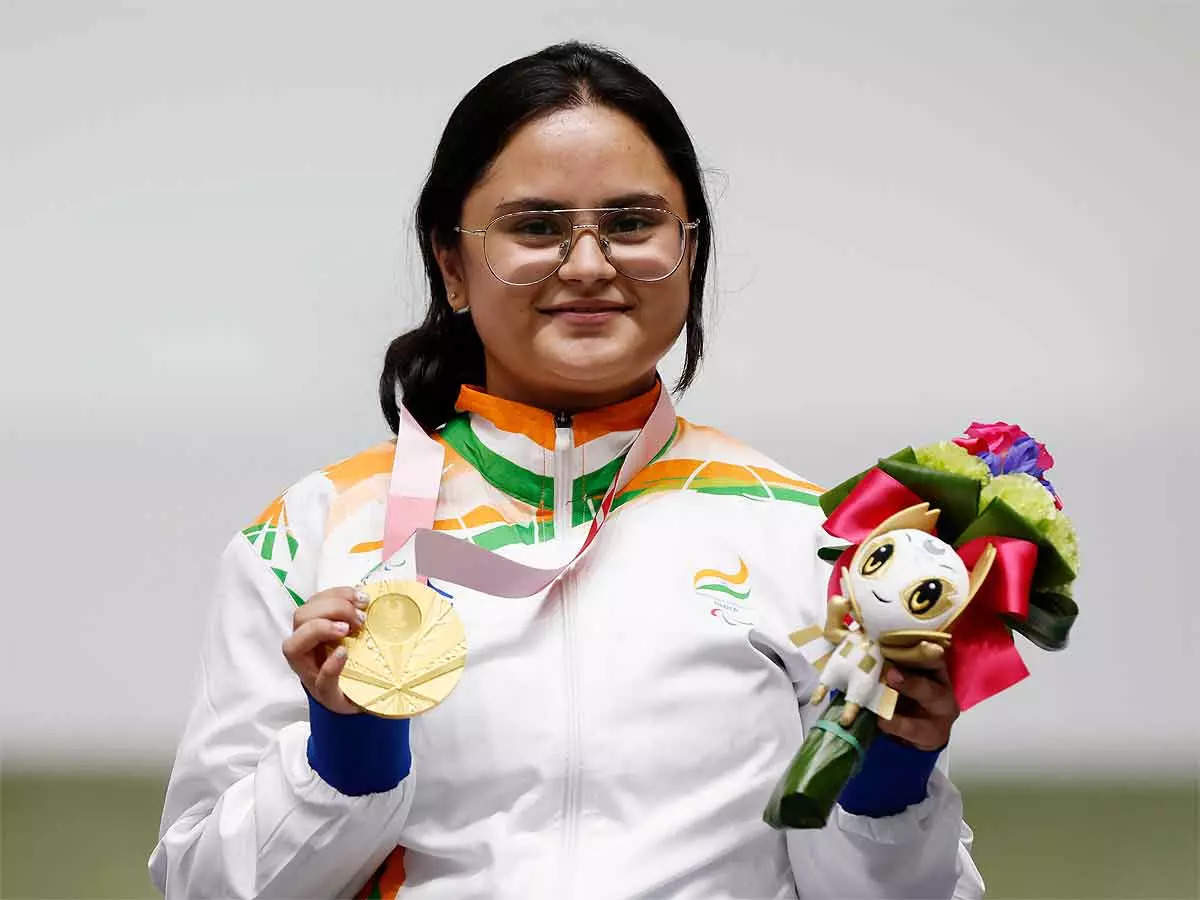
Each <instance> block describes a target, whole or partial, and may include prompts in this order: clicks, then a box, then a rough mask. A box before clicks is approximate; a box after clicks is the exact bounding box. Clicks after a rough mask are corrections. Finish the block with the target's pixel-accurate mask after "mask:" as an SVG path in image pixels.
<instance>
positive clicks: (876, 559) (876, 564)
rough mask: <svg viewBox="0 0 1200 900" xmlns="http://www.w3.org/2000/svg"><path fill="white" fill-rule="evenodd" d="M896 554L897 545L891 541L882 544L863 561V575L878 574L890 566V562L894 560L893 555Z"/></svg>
mask: <svg viewBox="0 0 1200 900" xmlns="http://www.w3.org/2000/svg"><path fill="white" fill-rule="evenodd" d="M895 552H896V545H895V544H893V543H892V542H891V541H890V540H889V541H887V542H886V543H883V544H880V545H879V546H878V547H876V548H875V549H874V550H872V551H871V553H870V555H869V556H868V557H867V558H866V559H864V560H863V564H862V567H861V568H860V569H859V571H860V572H862V574H863V575H874V574H876V573H877V572H878V571H879V570H880V569H882V568H883V567H884V566H886V565H887V564H888V561H889V560H890V559H891V558H892V554H893V553H895Z"/></svg>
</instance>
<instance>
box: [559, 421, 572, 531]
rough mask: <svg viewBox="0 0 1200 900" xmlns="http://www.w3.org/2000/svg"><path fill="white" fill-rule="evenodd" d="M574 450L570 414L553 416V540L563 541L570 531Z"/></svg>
mask: <svg viewBox="0 0 1200 900" xmlns="http://www.w3.org/2000/svg"><path fill="white" fill-rule="evenodd" d="M574 450H575V432H574V430H573V429H572V427H571V414H570V413H567V412H556V413H555V414H554V539H555V540H557V541H563V540H566V539H567V534H568V532H569V531H570V530H571V488H572V487H573V486H574V483H575V479H574V478H573V477H572V476H573V474H574V473H572V472H571V457H572V456H573V455H574Z"/></svg>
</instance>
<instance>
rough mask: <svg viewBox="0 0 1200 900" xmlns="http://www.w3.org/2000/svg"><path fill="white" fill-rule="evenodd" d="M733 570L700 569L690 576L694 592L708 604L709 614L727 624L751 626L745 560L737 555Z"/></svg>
mask: <svg viewBox="0 0 1200 900" xmlns="http://www.w3.org/2000/svg"><path fill="white" fill-rule="evenodd" d="M737 561H738V568H737V570H736V571H734V572H723V571H721V570H720V569H701V570H700V571H699V572H697V573H696V574H695V575H693V576H692V586H693V587H694V588H695V589H696V593H697V594H699V595H700V596H702V597H704V598H705V599H707V600H708V602H709V603H711V604H712V608H711V609H709V615H712V616H716V617H717V618H720V619H723V620H724V621H725V622H726V623H727V624H729V625H753V624H754V618H755V616H754V607H753V606H752V605H751V604H750V570H749V569H748V568H746V563H745V561H744V560H743V559H742V558H741V557H740V556H739V557H738V558H737Z"/></svg>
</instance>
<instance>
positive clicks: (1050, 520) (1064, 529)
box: [979, 472, 1079, 574]
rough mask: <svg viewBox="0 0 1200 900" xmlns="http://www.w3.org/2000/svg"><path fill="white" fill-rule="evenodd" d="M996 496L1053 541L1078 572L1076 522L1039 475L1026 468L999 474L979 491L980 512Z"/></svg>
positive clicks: (1059, 551) (1064, 558)
mask: <svg viewBox="0 0 1200 900" xmlns="http://www.w3.org/2000/svg"><path fill="white" fill-rule="evenodd" d="M995 499H1000V500H1003V501H1004V502H1005V503H1007V504H1008V505H1009V506H1011V507H1012V508H1013V511H1014V512H1016V513H1017V515H1019V516H1020V517H1021V518H1022V519H1024V520H1025V521H1026V522H1028V523H1029V524H1030V525H1031V526H1033V528H1034V529H1035V530H1036V531H1037V532H1038V534H1040V535H1042V537H1044V538H1045V539H1046V540H1047V541H1049V542H1050V544H1051V545H1052V546H1053V547H1054V549H1055V550H1057V551H1058V553H1059V555H1060V556H1061V557H1062V558H1063V561H1064V562H1065V563H1066V564H1067V565H1068V566H1070V567H1071V571H1073V572H1075V573H1076V574H1078V573H1079V539H1078V537H1077V535H1076V534H1075V526H1074V525H1072V524H1071V520H1070V519H1069V518H1067V517H1066V515H1064V514H1063V513H1062V512H1061V511H1060V510H1059V509H1058V508H1057V507H1056V506H1055V505H1054V497H1053V496H1052V495H1051V494H1050V492H1049V491H1047V490H1046V488H1045V487H1044V486H1043V485H1042V483H1041V482H1040V481H1038V479H1036V478H1034V477H1033V476H1032V475H1029V474H1027V473H1025V472H1014V473H1012V474H1009V475H997V476H996V477H995V478H993V479H992V480H991V481H990V482H988V483H987V484H985V485H984V486H983V489H982V490H981V491H980V492H979V510H980V512H982V511H983V510H984V509H986V508H987V505H988V504H989V503H991V502H992V500H995Z"/></svg>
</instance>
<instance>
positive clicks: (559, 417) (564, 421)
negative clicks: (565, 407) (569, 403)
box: [554, 411, 571, 428]
mask: <svg viewBox="0 0 1200 900" xmlns="http://www.w3.org/2000/svg"><path fill="white" fill-rule="evenodd" d="M554 427H555V428H570V427H571V414H570V413H569V412H561V411H560V412H555V413H554Z"/></svg>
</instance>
